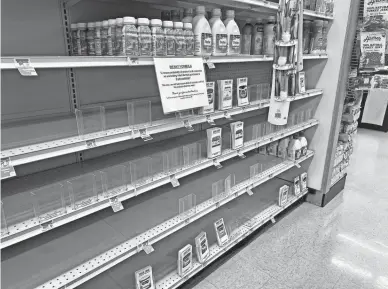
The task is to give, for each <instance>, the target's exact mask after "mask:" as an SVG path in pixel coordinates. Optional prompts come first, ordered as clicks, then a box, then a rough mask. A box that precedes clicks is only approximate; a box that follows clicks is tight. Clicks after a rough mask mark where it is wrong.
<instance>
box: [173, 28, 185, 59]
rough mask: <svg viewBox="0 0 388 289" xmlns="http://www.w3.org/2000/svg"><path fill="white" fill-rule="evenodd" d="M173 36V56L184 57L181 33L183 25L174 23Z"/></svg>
mask: <svg viewBox="0 0 388 289" xmlns="http://www.w3.org/2000/svg"><path fill="white" fill-rule="evenodd" d="M174 35H175V55H176V56H186V45H185V44H186V42H185V35H184V32H183V23H182V22H174Z"/></svg>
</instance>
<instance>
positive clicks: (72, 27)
mask: <svg viewBox="0 0 388 289" xmlns="http://www.w3.org/2000/svg"><path fill="white" fill-rule="evenodd" d="M70 31H71V52H70V54H71V55H73V56H74V55H78V49H77V31H78V28H77V23H72V24H71V25H70Z"/></svg>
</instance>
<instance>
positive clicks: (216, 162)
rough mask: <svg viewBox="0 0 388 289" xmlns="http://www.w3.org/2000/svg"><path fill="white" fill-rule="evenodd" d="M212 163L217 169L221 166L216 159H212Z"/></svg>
mask: <svg viewBox="0 0 388 289" xmlns="http://www.w3.org/2000/svg"><path fill="white" fill-rule="evenodd" d="M213 164H214V166H215V167H216V168H217V169H221V168H222V165H221V164H220V162H219V161H218V160H213Z"/></svg>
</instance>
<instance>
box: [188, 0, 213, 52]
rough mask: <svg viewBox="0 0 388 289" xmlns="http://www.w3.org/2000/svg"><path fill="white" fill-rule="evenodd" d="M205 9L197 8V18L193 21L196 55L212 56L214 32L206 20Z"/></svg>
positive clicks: (202, 7)
mask: <svg viewBox="0 0 388 289" xmlns="http://www.w3.org/2000/svg"><path fill="white" fill-rule="evenodd" d="M205 13H206V11H205V7H204V6H198V7H197V8H196V14H197V15H196V16H195V17H194V19H193V31H194V37H195V55H197V56H210V55H211V54H212V50H213V39H212V30H211V28H210V25H209V22H208V21H207V20H206V18H205Z"/></svg>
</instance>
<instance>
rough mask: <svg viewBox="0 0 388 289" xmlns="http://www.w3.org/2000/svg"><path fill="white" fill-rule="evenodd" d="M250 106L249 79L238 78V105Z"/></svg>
mask: <svg viewBox="0 0 388 289" xmlns="http://www.w3.org/2000/svg"><path fill="white" fill-rule="evenodd" d="M248 104H249V99H248V77H242V78H237V105H238V106H244V105H248Z"/></svg>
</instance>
